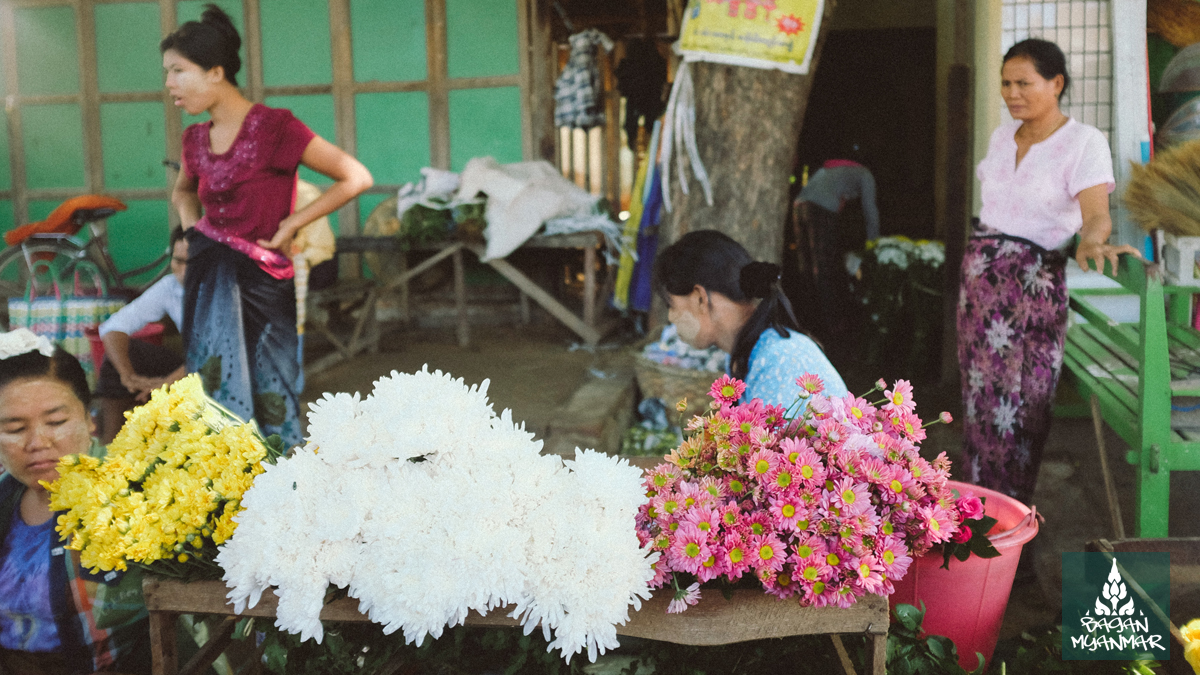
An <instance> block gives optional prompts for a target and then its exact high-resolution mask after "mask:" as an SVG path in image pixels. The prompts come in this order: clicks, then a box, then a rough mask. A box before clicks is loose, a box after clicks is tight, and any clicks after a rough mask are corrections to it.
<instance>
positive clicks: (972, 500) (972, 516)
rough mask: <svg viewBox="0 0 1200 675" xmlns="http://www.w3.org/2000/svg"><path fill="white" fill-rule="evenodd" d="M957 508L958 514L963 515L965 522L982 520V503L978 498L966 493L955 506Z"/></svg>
mask: <svg viewBox="0 0 1200 675" xmlns="http://www.w3.org/2000/svg"><path fill="white" fill-rule="evenodd" d="M955 506H956V507H958V512H959V513H961V514H962V515H963V518H964V519H965V520H979V519H980V518H983V502H982V501H980V499H979V497H976V496H975V495H973V494H971V493H970V492H968V493H967V494H965V495H963V496H962V498H961V499H959V500H958V502H957V503H956V504H955Z"/></svg>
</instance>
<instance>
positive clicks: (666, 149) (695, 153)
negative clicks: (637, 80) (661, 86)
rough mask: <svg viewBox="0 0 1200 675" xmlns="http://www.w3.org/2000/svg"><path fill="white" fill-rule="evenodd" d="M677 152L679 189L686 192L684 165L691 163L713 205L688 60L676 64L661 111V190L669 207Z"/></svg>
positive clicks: (666, 206) (706, 197)
mask: <svg viewBox="0 0 1200 675" xmlns="http://www.w3.org/2000/svg"><path fill="white" fill-rule="evenodd" d="M672 153H674V154H675V155H676V158H675V159H676V162H677V163H678V164H679V189H680V191H681V192H683V194H685V195H686V194H688V181H687V175H685V173H684V167H686V166H687V165H688V164H689V161H690V164H691V167H692V173H694V174H695V175H696V180H698V181H700V187H701V188H702V189H703V190H704V201H706V202H707V203H708V205H709V206H712V205H713V196H712V185H711V184H710V183H709V180H708V172H707V171H705V170H704V163H703V162H701V161H700V152H699V150H697V149H696V92H695V90H694V89H693V86H692V71H691V68H690V67H689V66H688V62H687V61H683V62H681V63H680V64H679V68H678V69H677V70H676V71H675V84H673V85H672V86H671V96H670V98H668V99H667V112H666V113H664V114H663V142H662V165H663V170H662V192H663V195H662V196H663V208H665V209H666V210H667V211H670V210H671V186H670V185H669V183H670V180H671V155H672Z"/></svg>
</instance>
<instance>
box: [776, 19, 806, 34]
mask: <svg viewBox="0 0 1200 675" xmlns="http://www.w3.org/2000/svg"><path fill="white" fill-rule="evenodd" d="M775 26H776V27H778V28H779V32H780V33H783V34H784V35H795V34H796V33H799V32H800V31H802V30H804V22H803V21H801V20H800V17H798V16H796V15H794V14H787V15H784V16H781V17H779V18H778V19H776V20H775Z"/></svg>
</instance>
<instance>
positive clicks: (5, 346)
mask: <svg viewBox="0 0 1200 675" xmlns="http://www.w3.org/2000/svg"><path fill="white" fill-rule="evenodd" d="M35 350H36V351H39V352H41V353H42V355H43V356H53V355H54V343H52V342H50V339H49V338H47V337H46V336H45V335H38V334H37V333H34V332H33V331H31V330H29V329H28V328H18V329H16V330H10V331H8V332H7V333H0V359H9V358H12V357H14V356H20V355H21V354H25V353H26V352H32V351H35Z"/></svg>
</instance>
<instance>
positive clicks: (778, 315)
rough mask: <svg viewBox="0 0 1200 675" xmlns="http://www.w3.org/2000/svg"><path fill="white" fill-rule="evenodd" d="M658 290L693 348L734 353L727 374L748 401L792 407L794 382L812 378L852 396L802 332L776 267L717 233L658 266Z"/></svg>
mask: <svg viewBox="0 0 1200 675" xmlns="http://www.w3.org/2000/svg"><path fill="white" fill-rule="evenodd" d="M654 279H655V286H656V287H657V288H658V290H659V292H660V293H662V294H663V296H664V297H665V298H666V300H667V304H668V306H669V307H670V312H669V314H668V316H669V318H670V321H671V322H672V323H674V324H675V328H676V330H677V331H678V332H679V337H681V338H683V340H684V342H687V343H688V344H690V345H691V346H693V347H696V348H698V349H706V348H708V347H710V346H712V345H714V344H715V345H716V346H718V347H720V348H721V349H723V350H725V351H727V352H729V355H730V360H729V374H730V375H732V376H733V377H736V378H738V379H741V380H743V381H745V383H746V391H745V393H744V394H743V395H742V400H743V401H749V400H751V399H755V398H757V399H762V402H763V403H766V404H768V405H781V406H783V407H784V408H787V407H789V406H791V404H792V403H794V402H795V401H796V399H797V397H798V396H799V394H800V386H799V385H798V384H796V378H798V377H800V376H801V375H803V374H804V373H813V374H814V375H817V376H819V377H820V378H821V380H822V381H823V382H824V383H825V391H824V393H825V395H827V396H845V395H846V394H847V393H849V392H848V391H847V389H846V384H845V383H844V382H843V381H842V377H841V376H840V375H838V372H837V370H835V369H834V367H833V364H831V363H830V362H829V359H827V358H825V353H824V352H823V351H821V347H820V346H818V345H817V343H816V342H814V341H813V340H812V339H811V338H809V337H808V336H807V335H805V334H804V333H802V332H800V327H799V324H798V323H797V322H796V316H795V314H794V313H793V312H792V305H791V303H790V302H788V299H787V296H785V295H784V294H783V289H782V288H781V286H780V284H779V266H778V265H773V264H771V263H762V262H754V261H753V260H751V259H750V254H749V253H747V252H746V249H745V248H743V247H742V245H741V244H739V243H737V242H736V241H734V240H733V239H730V238H729V237H728V236H726V235H725V234H722V233H721V232H718V231H716V230H699V231H696V232H689V233H688V234H685V235H684V236H683V237H680V239H679V241H677V242H675V243H674V244H671V245H670V246H668V247H667V248H666V249H664V250H663V251H662V252H661V253H659V254H658V259H657V260H655V262H654Z"/></svg>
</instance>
